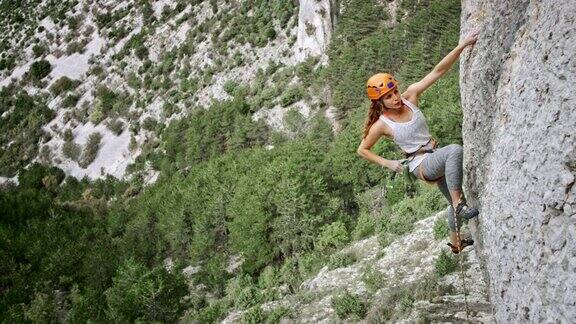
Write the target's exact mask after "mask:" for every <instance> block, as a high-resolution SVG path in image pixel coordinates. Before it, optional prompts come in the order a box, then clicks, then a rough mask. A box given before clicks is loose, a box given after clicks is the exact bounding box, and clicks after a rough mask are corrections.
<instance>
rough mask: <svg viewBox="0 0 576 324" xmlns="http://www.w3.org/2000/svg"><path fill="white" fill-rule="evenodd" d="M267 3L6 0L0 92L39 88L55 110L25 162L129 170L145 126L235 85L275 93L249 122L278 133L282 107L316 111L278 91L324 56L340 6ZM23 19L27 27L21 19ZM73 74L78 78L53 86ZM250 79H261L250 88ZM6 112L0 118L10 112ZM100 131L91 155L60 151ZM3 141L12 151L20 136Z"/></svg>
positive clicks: (121, 173) (310, 100) (149, 133)
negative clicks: (38, 72) (17, 1)
mask: <svg viewBox="0 0 576 324" xmlns="http://www.w3.org/2000/svg"><path fill="white" fill-rule="evenodd" d="M268 5H269V4H268V3H264V2H262V3H261V2H255V3H252V4H251V5H247V3H245V2H239V1H232V2H230V1H194V2H191V3H190V2H186V1H176V0H162V1H153V2H147V1H144V2H138V1H124V2H122V3H114V2H110V1H108V2H100V1H92V0H83V1H63V2H61V3H58V4H55V3H54V2H50V1H40V2H39V3H38V5H37V6H36V10H34V11H30V10H28V9H26V8H24V7H20V6H18V5H14V6H13V7H10V6H9V5H7V6H6V8H7V9H6V10H7V12H8V13H10V14H11V15H16V18H14V17H8V16H6V17H3V20H2V24H3V27H2V34H3V35H4V36H3V37H2V38H1V39H0V43H1V44H2V47H3V48H4V50H2V57H1V58H2V59H3V60H2V64H1V65H2V66H5V67H6V68H2V69H0V88H3V87H4V88H7V87H9V86H15V87H16V89H23V90H25V91H27V92H28V93H29V94H31V95H34V96H38V98H42V101H44V102H45V103H46V105H47V106H48V107H49V108H50V109H51V110H52V111H54V112H55V115H56V117H55V118H54V119H52V120H51V121H50V122H49V123H48V124H46V125H44V126H43V127H42V128H43V132H44V135H43V136H42V138H41V139H40V140H39V141H38V143H37V146H38V148H37V150H36V151H37V152H38V156H37V157H36V158H35V159H33V160H32V161H30V162H34V161H39V162H43V163H49V164H53V165H56V166H58V167H60V168H61V169H63V170H64V171H65V172H66V173H67V174H69V175H72V176H74V177H77V178H82V177H84V176H87V177H89V178H91V179H96V178H102V177H104V176H106V175H112V176H114V177H117V178H123V177H126V176H128V174H127V168H128V166H129V165H130V164H132V163H134V162H135V161H136V158H137V157H138V156H139V155H141V154H142V151H143V147H145V146H146V145H148V146H150V145H153V144H152V143H154V142H156V141H157V140H158V137H159V134H158V131H156V130H155V129H154V127H145V126H144V125H145V124H150V125H156V124H164V125H168V124H169V123H170V122H171V121H172V120H174V119H179V118H182V117H183V116H186V115H188V114H190V113H191V112H192V111H194V110H196V109H199V108H208V107H209V106H210V105H211V103H212V102H213V101H214V100H226V99H229V98H231V95H232V92H233V91H234V90H235V88H237V87H238V86H247V87H251V86H254V87H259V88H260V89H259V91H260V92H263V91H262V90H265V89H267V90H274V93H273V94H272V95H271V93H257V94H255V95H253V96H252V97H253V98H251V99H250V100H253V101H255V102H257V104H256V106H258V110H259V111H258V114H255V115H254V119H263V120H264V121H265V122H266V123H267V124H269V126H271V127H273V128H275V129H278V130H280V131H286V130H285V129H284V128H283V118H284V116H285V114H286V112H287V111H290V110H295V111H297V112H298V113H299V114H301V115H303V117H304V118H307V117H309V116H310V115H311V114H312V112H314V111H315V110H316V106H317V102H318V101H319V100H320V99H319V98H318V97H317V96H315V95H314V94H313V93H309V94H307V93H303V94H301V98H297V99H298V100H295V102H288V103H286V102H282V103H280V99H281V98H282V96H283V93H284V91H287V90H291V89H293V88H296V87H298V86H299V85H301V84H302V80H300V79H299V78H298V77H297V76H296V75H295V73H294V71H295V67H296V66H298V65H299V64H304V63H308V64H314V65H318V64H317V62H326V61H327V59H326V53H325V51H326V48H327V46H328V43H329V40H330V35H331V33H332V28H333V18H332V16H333V14H334V13H333V10H334V8H333V6H332V4H331V1H328V0H325V1H313V0H301V1H300V3H297V2H296V3H295V2H282V1H276V2H273V3H270V5H271V6H270V7H269V6H268ZM18 15H19V16H18ZM21 19H25V21H26V26H21V25H18V23H17V22H18V21H19V20H21ZM311 59H312V60H313V61H310V62H309V60H311ZM40 60H44V61H47V62H48V63H49V64H50V71H49V73H48V75H46V76H42V78H41V79H40V80H38V81H37V82H30V81H29V74H30V72H29V71H30V69H31V66H32V64H33V63H34V62H37V61H40ZM66 78H67V79H66ZM278 79H279V80H281V82H276V83H274V81H272V80H278ZM68 80H70V81H71V82H68V83H66V84H72V85H73V86H69V87H68V88H67V89H65V90H64V91H55V90H53V88H54V87H55V85H58V84H65V83H64V81H68ZM255 80H258V82H262V80H264V82H263V83H264V84H262V85H254V84H253V83H254V82H255ZM287 85H289V86H287ZM269 92H270V91H269ZM0 112H2V113H3V114H2V117H3V118H7V117H8V116H9V114H10V113H11V112H10V111H4V109H2V110H0ZM146 128H148V129H146ZM67 130H69V131H70V132H71V138H70V136H66V132H67ZM96 133H98V134H100V136H101V138H102V139H101V141H100V145H99V147H98V154H97V155H96V156H95V157H94V158H93V159H92V160H91V161H87V162H86V163H80V160H82V154H80V157H79V158H74V155H78V154H70V153H69V152H65V151H70V150H67V149H66V148H65V144H66V143H67V142H68V148H70V147H72V146H74V147H75V148H76V150H80V151H82V150H84V149H85V148H86V146H87V141H88V138H89V136H90V135H91V134H96ZM0 144H2V146H3V148H4V149H8V148H9V147H10V145H12V144H14V143H13V142H7V143H0ZM16 144H17V145H19V144H20V143H16ZM21 167H25V165H22V166H21ZM12 169H13V168H11V169H10V171H4V170H3V172H0V176H1V177H0V181H2V182H4V181H6V180H8V179H9V178H12V177H14V175H15V174H14V172H13V171H12ZM147 178H148V179H154V178H155V176H154V171H153V170H151V169H148V170H147ZM13 179H16V178H13Z"/></svg>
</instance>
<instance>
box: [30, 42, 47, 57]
mask: <svg viewBox="0 0 576 324" xmlns="http://www.w3.org/2000/svg"><path fill="white" fill-rule="evenodd" d="M32 53H34V58H38V57H40V56H42V55H44V53H46V47H44V46H42V45H39V44H36V45H34V46H32Z"/></svg>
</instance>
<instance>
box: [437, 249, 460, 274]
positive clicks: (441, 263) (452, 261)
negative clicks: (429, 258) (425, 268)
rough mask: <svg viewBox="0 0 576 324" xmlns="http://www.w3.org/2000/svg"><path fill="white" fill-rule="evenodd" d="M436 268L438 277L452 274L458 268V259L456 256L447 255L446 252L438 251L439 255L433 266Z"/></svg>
mask: <svg viewBox="0 0 576 324" xmlns="http://www.w3.org/2000/svg"><path fill="white" fill-rule="evenodd" d="M434 267H435V268H436V274H437V275H438V276H439V277H443V276H445V275H447V274H449V273H452V272H454V271H455V270H456V268H457V267H458V259H457V257H456V256H452V255H449V254H448V253H447V252H446V250H442V251H440V255H439V256H438V259H436V262H435V264H434Z"/></svg>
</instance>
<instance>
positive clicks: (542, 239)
mask: <svg viewBox="0 0 576 324" xmlns="http://www.w3.org/2000/svg"><path fill="white" fill-rule="evenodd" d="M575 17H576V3H575V2H573V1H560V0H553V1H527V0H524V1H495V0H491V1H478V0H470V1H464V2H463V6H462V37H463V36H464V35H466V34H467V32H468V31H470V30H471V29H473V28H480V36H479V40H478V42H477V44H476V45H475V47H474V48H473V49H472V50H468V51H467V52H465V53H463V55H462V61H461V65H460V83H461V97H462V105H463V110H464V116H465V117H464V122H463V138H464V146H465V152H464V156H465V161H464V165H465V175H466V187H467V192H468V200H469V202H471V204H472V205H476V206H478V207H479V209H480V211H481V215H480V218H479V222H478V224H477V226H476V237H477V238H478V239H479V240H480V241H481V242H480V243H481V246H480V248H479V249H478V251H479V252H480V254H481V258H482V260H483V264H484V269H485V270H486V275H487V277H488V278H489V281H490V298H491V302H492V305H493V307H494V313H495V318H496V320H497V322H501V323H519V322H536V323H538V322H540V323H542V322H556V321H558V322H566V323H568V322H572V323H573V322H575V321H576V186H575V185H574V181H575V176H576V133H575V129H576V107H575V106H576V95H575V94H574V85H575V84H576V60H575V55H576V24H575Z"/></svg>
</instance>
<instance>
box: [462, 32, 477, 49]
mask: <svg viewBox="0 0 576 324" xmlns="http://www.w3.org/2000/svg"><path fill="white" fill-rule="evenodd" d="M479 32H480V30H478V28H475V29H473V30H472V31H471V32H470V33H469V34H468V36H466V37H465V38H464V39H463V40H462V42H461V43H460V44H462V45H464V46H468V45H474V44H475V43H476V41H477V40H478V33H479Z"/></svg>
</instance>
